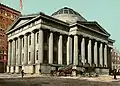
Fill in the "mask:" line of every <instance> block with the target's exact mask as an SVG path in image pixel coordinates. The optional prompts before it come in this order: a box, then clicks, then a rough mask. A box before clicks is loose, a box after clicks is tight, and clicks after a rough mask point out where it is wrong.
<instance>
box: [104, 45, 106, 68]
mask: <svg viewBox="0 0 120 86" xmlns="http://www.w3.org/2000/svg"><path fill="white" fill-rule="evenodd" d="M104 65H105V66H106V67H107V45H105V48H104Z"/></svg>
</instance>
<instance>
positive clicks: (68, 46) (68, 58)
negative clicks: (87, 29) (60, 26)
mask: <svg viewBox="0 0 120 86" xmlns="http://www.w3.org/2000/svg"><path fill="white" fill-rule="evenodd" d="M69 64H70V36H68V38H67V65H69Z"/></svg>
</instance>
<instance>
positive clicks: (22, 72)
mask: <svg viewBox="0 0 120 86" xmlns="http://www.w3.org/2000/svg"><path fill="white" fill-rule="evenodd" d="M21 75H22V78H23V76H24V70H22V71H21Z"/></svg>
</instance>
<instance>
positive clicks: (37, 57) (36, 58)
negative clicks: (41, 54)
mask: <svg viewBox="0 0 120 86" xmlns="http://www.w3.org/2000/svg"><path fill="white" fill-rule="evenodd" d="M36 60H38V50H37V52H36Z"/></svg>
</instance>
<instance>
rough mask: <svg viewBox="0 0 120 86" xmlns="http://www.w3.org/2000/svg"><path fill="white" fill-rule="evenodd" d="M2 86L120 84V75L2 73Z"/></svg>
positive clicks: (109, 85) (94, 85) (99, 85)
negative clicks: (53, 75)
mask: <svg viewBox="0 0 120 86" xmlns="http://www.w3.org/2000/svg"><path fill="white" fill-rule="evenodd" d="M0 86H120V76H117V80H114V79H113V76H99V77H96V78H94V77H93V78H92V77H80V76H79V77H68V76H67V77H51V76H45V75H25V76H24V78H21V75H20V74H4V75H3V74H0Z"/></svg>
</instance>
